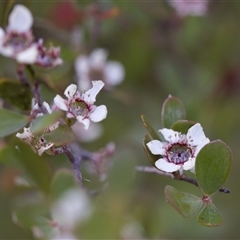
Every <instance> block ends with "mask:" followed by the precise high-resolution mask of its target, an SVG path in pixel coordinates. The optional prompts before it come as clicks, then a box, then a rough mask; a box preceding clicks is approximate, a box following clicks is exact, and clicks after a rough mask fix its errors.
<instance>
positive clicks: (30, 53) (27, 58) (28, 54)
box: [16, 44, 38, 64]
mask: <svg viewBox="0 0 240 240" xmlns="http://www.w3.org/2000/svg"><path fill="white" fill-rule="evenodd" d="M37 56H38V49H37V45H36V44H33V45H32V46H30V47H29V48H27V49H26V50H24V51H22V52H19V53H18V54H17V55H16V60H17V62H19V63H26V64H33V63H35V62H36V60H37Z"/></svg>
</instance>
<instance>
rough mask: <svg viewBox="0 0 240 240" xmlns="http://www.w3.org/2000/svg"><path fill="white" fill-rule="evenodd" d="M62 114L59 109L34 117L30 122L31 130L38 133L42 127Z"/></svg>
mask: <svg viewBox="0 0 240 240" xmlns="http://www.w3.org/2000/svg"><path fill="white" fill-rule="evenodd" d="M62 115H63V113H62V112H61V111H57V112H53V113H52V114H46V115H43V116H40V117H37V118H36V119H34V120H33V121H32V123H31V132H32V133H40V132H43V130H44V129H46V128H47V127H49V126H51V125H52V124H54V123H55V122H57V120H58V119H59V118H60V117H61V116H62Z"/></svg>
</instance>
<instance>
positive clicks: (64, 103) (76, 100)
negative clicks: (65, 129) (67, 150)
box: [54, 80, 107, 129]
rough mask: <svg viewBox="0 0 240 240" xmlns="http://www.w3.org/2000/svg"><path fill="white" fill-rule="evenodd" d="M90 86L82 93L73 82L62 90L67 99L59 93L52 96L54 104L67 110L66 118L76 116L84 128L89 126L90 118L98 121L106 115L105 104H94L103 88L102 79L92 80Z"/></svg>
mask: <svg viewBox="0 0 240 240" xmlns="http://www.w3.org/2000/svg"><path fill="white" fill-rule="evenodd" d="M92 85H93V86H92V88H91V89H89V90H88V91H86V92H84V93H82V94H81V93H80V92H79V91H78V90H77V86H76V85H75V84H71V85H70V86H68V87H67V88H66V90H65V92H64V95H65V96H66V97H67V100H65V99H63V98H62V97H61V96H60V95H57V96H56V97H55V98H54V103H55V105H56V106H57V107H58V108H59V109H61V110H63V111H66V112H67V117H68V118H76V119H77V120H78V121H79V122H81V123H82V124H83V125H84V127H85V129H88V128H89V125H90V120H91V121H93V122H100V121H102V120H103V119H105V118H106V116H107V108H106V106H105V105H101V106H98V107H97V106H96V105H94V102H95V101H96V96H97V94H98V93H99V91H100V90H101V89H102V88H103V86H104V83H103V82H102V81H100V80H99V81H92Z"/></svg>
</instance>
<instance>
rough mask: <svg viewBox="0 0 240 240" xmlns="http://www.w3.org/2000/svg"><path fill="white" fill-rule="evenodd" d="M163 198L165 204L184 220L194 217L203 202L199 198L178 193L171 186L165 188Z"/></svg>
mask: <svg viewBox="0 0 240 240" xmlns="http://www.w3.org/2000/svg"><path fill="white" fill-rule="evenodd" d="M165 196H166V200H167V202H169V203H170V204H171V205H172V206H173V207H174V208H175V209H176V210H177V211H178V212H179V213H180V214H181V215H182V216H183V217H185V218H189V217H192V216H194V215H196V214H197V213H198V212H199V210H200V208H201V207H202V205H203V201H202V200H201V199H200V198H199V197H197V196H194V195H192V194H189V193H184V192H180V191H178V190H177V189H175V188H174V187H172V186H166V187H165Z"/></svg>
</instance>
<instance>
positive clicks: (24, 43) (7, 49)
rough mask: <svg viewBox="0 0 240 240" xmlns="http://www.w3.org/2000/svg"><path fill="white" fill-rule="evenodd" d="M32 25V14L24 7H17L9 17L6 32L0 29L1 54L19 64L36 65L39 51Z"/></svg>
mask: <svg viewBox="0 0 240 240" xmlns="http://www.w3.org/2000/svg"><path fill="white" fill-rule="evenodd" d="M32 24H33V17H32V14H31V12H30V11H29V10H28V9H27V8H26V7H24V6H23V5H19V4H18V5H15V6H14V8H13V10H12V12H11V13H10V15H9V19H8V26H7V28H6V32H4V30H3V29H2V28H0V53H1V54H2V55H4V56H6V57H11V58H14V59H16V60H17V61H18V62H19V63H25V64H32V63H34V62H35V61H36V58H37V55H38V49H37V44H36V43H33V35H32V32H31V27H32Z"/></svg>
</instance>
